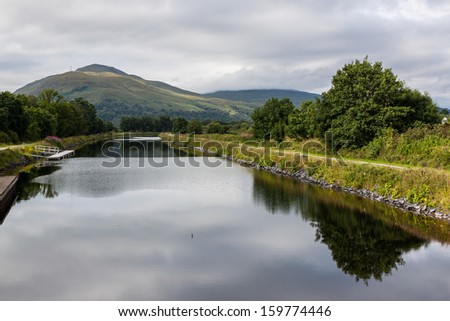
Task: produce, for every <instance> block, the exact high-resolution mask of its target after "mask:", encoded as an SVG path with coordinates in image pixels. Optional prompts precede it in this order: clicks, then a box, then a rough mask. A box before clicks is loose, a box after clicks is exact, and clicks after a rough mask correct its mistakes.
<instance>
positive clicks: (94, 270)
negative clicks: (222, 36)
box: [0, 144, 450, 300]
mask: <svg viewBox="0 0 450 321" xmlns="http://www.w3.org/2000/svg"><path fill="white" fill-rule="evenodd" d="M156 145H157V146H158V148H157V149H156V154H155V155H157V156H154V154H153V153H152V152H148V151H147V152H146V153H145V155H144V157H141V158H138V157H129V158H126V159H125V160H126V162H125V160H122V162H121V164H120V166H117V167H111V164H113V163H114V159H113V158H111V157H107V158H105V157H101V153H100V151H99V148H98V146H93V147H90V148H87V149H85V151H84V152H82V153H81V155H82V157H77V158H72V159H69V160H65V161H63V162H62V163H61V165H60V166H58V167H54V168H45V169H42V170H40V172H39V173H32V174H29V175H28V176H27V177H24V180H23V182H22V184H21V186H19V200H18V202H17V203H16V204H15V205H14V206H13V208H12V209H11V211H10V212H9V214H8V216H7V217H6V219H5V221H4V223H3V225H2V226H0V262H1V263H0V299H2V300H336V299H337V300H347V299H350V300H360V299H364V300H366V299H368V300H372V299H374V300H410V299H414V300H450V278H449V277H448V272H449V268H450V248H449V246H448V245H447V244H448V243H447V242H448V240H449V236H448V235H449V234H450V232H449V229H448V226H445V225H444V226H439V225H437V224H433V223H430V222H427V221H425V220H422V219H419V218H413V217H410V216H408V215H405V214H402V213H399V212H397V211H394V210H392V209H388V208H386V207H384V206H381V205H379V204H374V203H372V202H370V201H366V200H362V199H360V198H356V197H351V196H348V195H344V194H341V193H336V192H332V191H327V190H322V189H319V188H317V187H314V186H308V185H305V184H301V183H298V182H294V181H292V180H290V179H286V178H282V177H277V176H273V175H270V174H268V173H265V172H260V171H256V170H253V169H250V168H244V167H240V166H239V165H236V164H231V163H229V162H226V161H224V160H219V159H213V158H210V159H209V161H210V162H213V163H214V164H215V165H214V167H212V168H211V167H208V166H206V165H205V163H204V162H203V161H202V158H195V159H194V158H188V157H181V158H180V157H178V153H174V152H173V151H171V150H169V149H168V148H167V147H161V146H160V145H158V144H156ZM116 152H117V151H114V150H110V153H111V155H114V154H115V153H116ZM161 153H162V154H163V155H162V154H161ZM126 155H127V156H138V155H141V156H142V155H143V154H142V151H139V150H138V149H137V148H136V149H131V152H130V153H126ZM173 155H175V156H177V157H176V158H174V157H172V156H173ZM160 156H164V157H160ZM148 160H152V161H153V164H152V165H149V163H148ZM189 161H190V163H191V164H189ZM194 161H198V163H199V164H200V165H199V166H194V165H195V164H193V163H194ZM164 162H167V166H163V167H157V166H155V163H164ZM102 163H103V166H102ZM180 163H184V164H185V165H186V166H185V167H180ZM105 165H106V166H108V167H105ZM36 174H37V176H36ZM34 176H36V177H34ZM33 177H34V178H33ZM27 180H28V181H27Z"/></svg>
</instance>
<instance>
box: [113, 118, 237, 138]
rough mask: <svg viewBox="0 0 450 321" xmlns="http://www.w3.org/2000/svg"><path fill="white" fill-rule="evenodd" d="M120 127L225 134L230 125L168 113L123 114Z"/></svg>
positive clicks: (146, 130)
mask: <svg viewBox="0 0 450 321" xmlns="http://www.w3.org/2000/svg"><path fill="white" fill-rule="evenodd" d="M119 127H120V129H121V130H122V131H125V132H129V131H142V132H173V133H181V134H186V133H189V134H203V133H207V134H225V133H226V132H227V131H228V130H229V129H230V127H231V126H230V125H228V124H224V123H221V122H218V121H211V120H205V121H200V120H199V119H192V120H190V121H188V120H186V119H185V118H183V117H174V118H170V117H169V116H167V115H162V116H158V117H154V116H150V115H146V116H140V117H132V116H123V117H122V118H121V119H120V126H119Z"/></svg>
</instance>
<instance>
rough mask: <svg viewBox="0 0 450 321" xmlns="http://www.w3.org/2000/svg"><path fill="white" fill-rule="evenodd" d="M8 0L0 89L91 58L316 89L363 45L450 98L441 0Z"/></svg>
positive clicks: (154, 73)
mask: <svg viewBox="0 0 450 321" xmlns="http://www.w3.org/2000/svg"><path fill="white" fill-rule="evenodd" d="M5 1H6V3H5V5H4V6H3V8H2V9H3V11H2V13H1V14H0V15H1V18H2V19H0V31H1V33H0V40H1V42H2V44H7V45H6V46H2V48H1V49H0V59H2V64H0V66H1V65H3V68H2V69H0V79H1V81H0V88H1V89H2V90H3V89H9V90H14V89H16V88H14V86H17V84H18V83H19V82H23V83H22V84H21V85H24V84H25V83H27V82H30V81H32V80H35V79H37V78H41V77H44V76H47V75H48V74H51V73H60V72H63V71H66V70H68V68H69V66H70V65H72V66H73V67H74V68H77V67H81V66H83V65H87V64H90V63H94V62H96V63H103V64H109V65H114V66H116V67H117V68H120V69H123V70H124V71H126V72H130V73H135V74H138V75H141V76H143V77H145V78H148V79H157V80H162V81H166V82H171V81H172V80H176V81H175V83H174V85H177V86H181V87H183V88H186V89H190V90H194V91H200V92H204V91H210V90H219V89H246V88H251V87H252V86H258V87H264V88H275V87H276V88H286V87H288V88H295V89H299V90H319V89H326V88H327V87H329V85H330V81H331V76H332V75H333V74H334V73H335V72H336V70H337V69H339V68H340V67H342V65H343V64H345V63H348V62H350V61H352V60H354V59H362V58H363V57H365V56H366V55H368V56H369V59H371V60H380V61H383V63H384V65H385V67H391V68H392V69H393V71H394V72H395V73H396V74H398V75H399V77H400V78H401V79H403V80H405V81H406V82H407V84H411V86H416V85H419V86H425V87H426V88H418V89H420V90H423V91H425V90H426V91H428V92H430V94H431V95H432V96H433V97H434V98H435V99H437V100H438V102H440V103H441V104H449V105H450V99H449V98H448V96H447V93H446V88H448V84H449V81H448V77H446V74H448V73H449V71H450V65H449V63H448V58H447V57H448V53H449V51H450V48H449V47H448V46H449V45H448V43H449V42H448V41H447V40H448V34H449V32H450V23H449V22H448V21H449V19H448V16H449V15H450V7H449V5H447V3H446V2H444V1H432V0H429V1H418V0H408V1H387V0H383V1H375V0H371V1H364V2H359V1H352V0H340V1H313V0H307V1H301V2H300V1H294V0H279V1H268V0H259V1H256V0H250V1H237V0H232V1H217V0H213V1H211V0H209V1H206V0H200V1H181V0H154V1H144V0H133V1H127V2H123V1H105V0H102V1H95V2H94V1H84V0H77V1H72V2H70V3H66V4H64V7H61V4H60V2H59V1H56V0H45V1H41V2H39V3H36V4H29V3H18V2H17V1H10V0H5ZM5 48H7V49H5ZM15 56H17V57H18V58H17V59H12V60H11V59H9V58H8V57H13V58H14V57H15ZM5 65H9V67H8V68H5ZM17 65H21V66H25V65H32V68H30V69H29V75H28V77H26V76H25V75H20V76H15V75H14V73H11V72H10V71H11V70H15V68H16V67H15V66H17ZM6 69H8V70H9V71H7V70H6ZM22 69H23V67H22ZM436 79H437V81H436ZM419 80H420V81H419ZM445 97H447V98H445Z"/></svg>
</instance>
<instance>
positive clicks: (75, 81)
mask: <svg viewBox="0 0 450 321" xmlns="http://www.w3.org/2000/svg"><path fill="white" fill-rule="evenodd" d="M49 88H50V89H55V90H57V91H58V92H59V93H60V94H61V95H62V96H64V97H65V98H66V99H68V100H71V99H74V98H77V97H82V98H85V99H87V100H88V101H90V102H91V103H93V104H94V105H95V106H96V108H97V114H98V116H99V117H100V118H102V119H104V120H108V121H113V122H115V123H118V122H119V120H120V118H121V117H122V116H142V115H152V116H158V115H168V116H171V117H184V118H186V119H193V118H198V119H213V120H220V121H238V120H249V119H250V117H249V116H250V114H251V113H252V111H253V110H254V106H253V105H252V104H250V103H245V102H237V101H230V100H225V99H219V98H214V97H207V96H204V95H201V94H198V93H194V92H191V91H187V90H183V89H181V88H177V87H174V86H171V85H169V84H167V83H164V82H160V81H150V80H145V79H143V78H140V77H138V76H134V75H129V74H127V73H125V72H123V71H121V70H119V69H116V68H114V67H110V66H104V65H100V64H92V65H89V66H86V67H82V68H78V69H77V70H76V71H70V72H66V73H63V74H58V75H53V76H49V77H46V78H43V79H40V80H37V81H34V82H32V83H30V84H28V85H26V86H24V87H22V88H19V89H18V90H16V92H15V93H17V94H26V95H38V94H39V93H40V92H42V90H44V89H49Z"/></svg>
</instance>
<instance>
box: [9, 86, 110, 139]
mask: <svg viewBox="0 0 450 321" xmlns="http://www.w3.org/2000/svg"><path fill="white" fill-rule="evenodd" d="M113 129H114V126H113V125H112V124H111V123H109V122H104V121H103V120H101V119H99V118H98V117H97V111H96V109H95V106H94V105H92V104H91V103H89V102H88V101H87V100H85V99H83V98H76V99H74V100H71V101H66V100H65V99H64V97H62V96H61V95H60V94H59V93H58V92H57V91H55V90H53V89H46V90H44V91H42V92H41V93H40V94H39V95H38V96H37V97H36V96H27V95H14V94H12V93H10V92H2V93H0V143H20V142H23V141H36V140H40V139H43V138H45V137H47V136H58V137H61V138H63V137H69V136H77V135H90V134H97V133H102V132H108V131H112V130H113Z"/></svg>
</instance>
